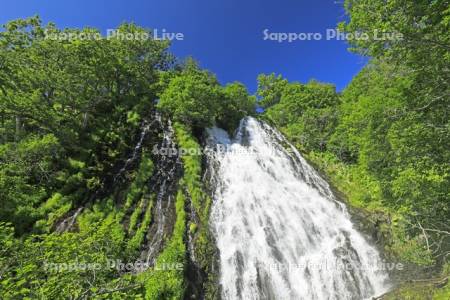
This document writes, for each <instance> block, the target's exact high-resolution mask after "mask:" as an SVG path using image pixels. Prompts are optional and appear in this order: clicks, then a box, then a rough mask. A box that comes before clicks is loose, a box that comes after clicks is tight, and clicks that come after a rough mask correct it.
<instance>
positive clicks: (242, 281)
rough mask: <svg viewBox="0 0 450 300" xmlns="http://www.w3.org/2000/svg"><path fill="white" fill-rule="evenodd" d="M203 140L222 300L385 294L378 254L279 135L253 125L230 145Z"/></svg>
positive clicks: (218, 133) (221, 134)
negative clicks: (212, 165) (209, 160)
mask: <svg viewBox="0 0 450 300" xmlns="http://www.w3.org/2000/svg"><path fill="white" fill-rule="evenodd" d="M208 132H209V142H208V144H209V147H211V148H215V151H214V157H215V158H214V159H215V160H216V162H217V165H218V167H217V168H216V170H215V172H216V174H215V178H216V183H215V185H216V187H215V195H214V204H213V208H212V213H211V225H212V228H213V231H214V233H215V236H216V241H217V247H218V249H219V252H220V255H219V256H220V285H221V291H222V299H246V300H247V299H296V300H297V299H306V300H313V299H346V300H347V299H358V300H361V299H370V298H371V297H372V296H376V295H379V294H382V293H384V292H385V291H386V290H387V289H388V288H389V286H388V284H387V280H388V276H387V274H386V273H385V272H384V271H382V270H381V269H380V263H381V259H380V255H379V253H378V252H377V250H376V249H375V248H374V247H373V246H372V245H370V244H369V243H368V241H367V240H366V239H365V238H364V236H363V235H362V234H361V233H359V232H358V231H357V230H356V229H355V228H354V226H353V224H352V222H351V221H350V216H349V214H348V212H347V209H346V207H345V205H343V204H342V203H341V202H339V201H337V199H336V198H335V196H334V195H333V192H332V191H331V190H330V187H329V185H328V183H327V182H326V181H324V180H323V179H322V178H321V177H320V176H319V175H318V174H317V172H316V171H315V170H314V169H313V168H312V167H311V166H310V165H309V164H308V163H307V162H306V161H305V160H304V158H303V157H302V156H301V155H300V154H299V153H298V152H297V151H296V150H295V149H294V147H292V145H290V144H289V143H288V142H287V141H286V140H285V139H284V137H283V136H282V135H281V134H280V133H279V132H277V131H276V130H274V129H272V128H271V127H270V126H268V125H266V124H265V123H262V122H259V121H257V120H255V119H253V118H246V119H243V120H242V121H241V124H240V127H239V129H238V132H237V134H236V136H235V137H234V138H233V139H230V138H229V137H228V135H227V133H226V132H225V131H223V130H221V129H219V128H212V129H209V130H208Z"/></svg>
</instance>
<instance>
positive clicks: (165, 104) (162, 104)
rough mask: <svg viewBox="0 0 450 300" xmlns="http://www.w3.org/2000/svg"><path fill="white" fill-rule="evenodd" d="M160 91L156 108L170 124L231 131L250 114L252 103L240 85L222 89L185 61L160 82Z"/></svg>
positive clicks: (207, 75)
mask: <svg viewBox="0 0 450 300" xmlns="http://www.w3.org/2000/svg"><path fill="white" fill-rule="evenodd" d="M161 80H162V82H161V83H160V85H161V86H162V87H164V88H163V89H162V90H163V91H162V93H161V94H160V100H159V102H158V108H159V109H161V110H162V111H163V112H165V113H166V114H168V115H169V116H171V118H172V119H173V120H174V121H177V122H180V123H183V124H187V125H188V126H190V127H193V128H204V127H208V126H211V125H213V124H214V123H216V122H217V123H218V124H219V125H220V126H223V127H224V128H226V129H228V130H229V131H233V130H234V129H235V128H236V127H237V124H238V123H239V120H240V119H241V118H242V117H244V116H247V115H249V114H252V113H254V111H255V103H256V100H255V98H254V97H252V96H249V95H248V91H247V89H246V88H245V86H244V85H243V84H241V83H238V82H235V83H231V84H228V85H227V86H225V87H224V88H222V87H221V86H220V85H219V84H218V82H217V79H216V78H215V77H214V76H213V75H212V74H210V73H209V72H208V71H205V70H201V69H200V68H199V67H198V66H197V64H196V63H195V62H194V61H193V60H188V61H187V63H186V64H185V65H184V67H183V69H182V71H181V72H179V73H169V74H168V75H167V74H166V75H165V76H162V78H161Z"/></svg>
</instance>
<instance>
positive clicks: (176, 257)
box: [141, 190, 186, 300]
mask: <svg viewBox="0 0 450 300" xmlns="http://www.w3.org/2000/svg"><path fill="white" fill-rule="evenodd" d="M175 205H176V213H177V219H176V222H175V227H174V230H173V234H172V237H171V239H170V241H169V243H168V245H167V246H166V247H165V248H164V250H163V252H162V253H161V254H160V255H159V256H158V258H157V260H156V267H155V269H153V270H151V271H147V272H146V273H144V274H143V275H142V278H141V280H143V281H144V282H145V292H146V293H145V298H146V299H151V300H159V299H173V300H176V299H182V298H183V295H184V287H185V286H184V285H185V284H184V266H185V264H186V253H185V251H186V246H185V244H184V234H185V231H186V212H185V211H184V206H185V197H184V195H183V192H182V191H181V190H180V191H178V194H177V199H176V204H175Z"/></svg>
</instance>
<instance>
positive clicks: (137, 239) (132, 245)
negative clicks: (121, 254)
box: [127, 199, 153, 253]
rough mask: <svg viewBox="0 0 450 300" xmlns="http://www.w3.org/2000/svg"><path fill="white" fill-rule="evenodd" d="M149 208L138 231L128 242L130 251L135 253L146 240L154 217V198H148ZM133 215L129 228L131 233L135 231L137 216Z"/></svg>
mask: <svg viewBox="0 0 450 300" xmlns="http://www.w3.org/2000/svg"><path fill="white" fill-rule="evenodd" d="M146 202H148V203H147V209H146V210H145V215H144V219H143V220H142V222H141V224H140V226H139V229H138V230H137V231H136V233H135V234H134V236H133V237H132V238H131V239H130V240H129V241H128V244H127V250H128V251H129V252H130V253H133V252H134V251H136V250H139V249H140V247H141V245H142V242H143V241H144V238H145V235H146V233H147V230H148V227H149V225H150V222H151V219H152V207H153V201H152V199H150V200H148V199H147V201H146ZM139 209H140V210H141V209H142V208H141V207H139ZM133 216H134V213H133V215H132V216H131V219H130V226H129V228H128V232H129V233H131V232H133V231H134V227H135V226H136V223H137V221H136V219H137V217H133Z"/></svg>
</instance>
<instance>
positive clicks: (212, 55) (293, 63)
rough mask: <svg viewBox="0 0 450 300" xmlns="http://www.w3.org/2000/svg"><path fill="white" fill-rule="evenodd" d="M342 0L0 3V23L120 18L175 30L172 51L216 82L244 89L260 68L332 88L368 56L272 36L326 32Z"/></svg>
mask: <svg viewBox="0 0 450 300" xmlns="http://www.w3.org/2000/svg"><path fill="white" fill-rule="evenodd" d="M342 2H343V1H334V0H314V1H306V0H276V1H275V0H176V1H175V0H127V1H123V0H90V1H87V0H65V1H61V0H28V1H27V0H3V1H2V3H1V10H0V23H1V24H3V23H6V22H7V21H9V20H12V19H17V18H24V17H29V16H32V15H35V14H38V15H40V16H41V18H42V19H43V21H44V22H45V23H46V22H49V21H52V22H55V23H56V24H57V26H58V27H60V28H63V27H85V26H89V27H96V28H99V29H101V30H102V32H106V30H107V29H112V28H115V27H117V25H119V24H120V23H122V22H124V21H133V22H135V23H137V24H139V25H141V26H143V27H148V28H156V29H158V30H160V31H161V30H163V29H165V30H166V31H168V32H181V33H183V34H184V40H182V41H174V42H173V44H172V47H171V51H172V52H173V53H174V54H175V55H177V56H178V57H185V56H188V55H192V56H193V57H194V58H195V59H197V60H198V61H199V62H200V64H201V66H202V67H204V68H207V69H209V70H210V71H212V72H214V73H215V74H216V75H217V77H218V78H219V80H220V82H221V83H227V82H232V81H235V80H237V81H241V82H243V83H244V84H246V85H247V86H248V88H249V90H250V91H252V92H254V91H255V88H256V77H257V75H258V74H260V73H272V72H275V73H277V74H282V75H283V76H284V77H286V78H288V79H289V80H290V81H300V82H307V81H308V80H310V79H312V78H314V79H317V80H319V81H323V82H331V83H334V84H335V85H336V87H337V89H338V90H341V89H342V88H344V87H345V86H346V85H347V84H348V83H349V81H350V80H351V78H352V77H353V76H354V75H355V74H357V73H358V71H359V70H360V69H361V68H362V67H363V66H364V64H365V62H366V61H367V59H365V58H363V57H361V56H358V55H356V54H352V53H350V52H348V50H347V48H348V45H347V44H346V43H345V41H338V40H336V39H333V40H328V41H327V40H325V39H322V40H311V41H294V42H291V43H288V42H286V41H285V42H282V43H279V42H277V41H273V40H264V33H263V31H264V30H265V29H268V32H270V33H276V32H296V33H300V32H303V33H308V32H311V33H315V32H319V33H321V34H323V35H325V32H326V30H327V29H328V28H335V26H336V24H337V23H338V22H340V21H343V20H344V19H345V12H344V9H343V7H342Z"/></svg>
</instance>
